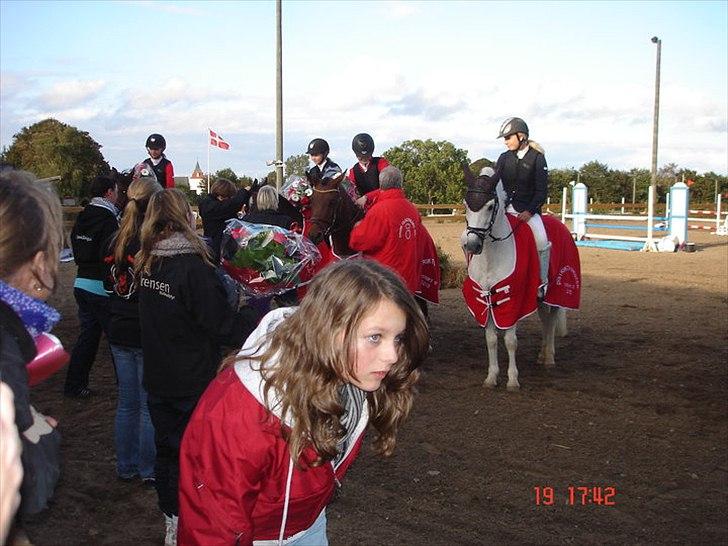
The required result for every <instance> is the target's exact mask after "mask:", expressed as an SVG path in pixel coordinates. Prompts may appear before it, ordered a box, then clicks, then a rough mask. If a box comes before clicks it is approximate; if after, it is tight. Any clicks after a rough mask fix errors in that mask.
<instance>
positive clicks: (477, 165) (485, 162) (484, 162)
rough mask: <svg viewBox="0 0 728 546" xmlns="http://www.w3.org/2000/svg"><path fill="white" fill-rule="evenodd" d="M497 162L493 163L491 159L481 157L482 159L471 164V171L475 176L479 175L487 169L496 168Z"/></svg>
mask: <svg viewBox="0 0 728 546" xmlns="http://www.w3.org/2000/svg"><path fill="white" fill-rule="evenodd" d="M494 166H495V161H491V160H490V159H486V158H484V157H481V158H480V159H476V160H475V161H473V162H472V163H471V164H470V170H471V171H472V172H473V174H475V175H479V174H480V171H481V170H483V168H485V167H494Z"/></svg>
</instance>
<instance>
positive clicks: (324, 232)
mask: <svg viewBox="0 0 728 546" xmlns="http://www.w3.org/2000/svg"><path fill="white" fill-rule="evenodd" d="M313 191H314V192H315V193H331V192H336V193H338V194H339V195H338V196H337V199H336V202H335V203H334V214H333V216H332V217H331V220H330V221H329V222H328V225H327V223H326V221H324V220H321V219H319V218H313V217H311V220H310V222H311V223H312V224H313V225H315V226H318V227H319V229H320V230H321V236H322V237H323V238H324V239H327V238H328V237H329V235H331V233H332V231H333V227H334V224H336V218H337V216H338V214H339V208H340V205H341V193H340V192H339V187H338V186H337V187H335V188H331V189H329V190H320V189H318V188H316V187H315V186H314V188H313Z"/></svg>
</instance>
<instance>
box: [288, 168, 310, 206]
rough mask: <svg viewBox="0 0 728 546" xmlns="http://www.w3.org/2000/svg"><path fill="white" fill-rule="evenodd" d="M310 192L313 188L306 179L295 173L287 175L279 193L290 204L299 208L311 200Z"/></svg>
mask: <svg viewBox="0 0 728 546" xmlns="http://www.w3.org/2000/svg"><path fill="white" fill-rule="evenodd" d="M312 193H313V188H312V187H311V184H310V183H309V182H308V180H306V179H305V178H304V177H302V176H298V175H295V174H294V175H291V176H289V177H288V179H287V180H286V181H285V182H284V183H283V187H281V195H282V196H283V197H285V198H286V199H288V202H289V203H291V205H294V206H296V207H299V208H301V207H305V206H306V205H308V204H309V203H310V202H311V194H312Z"/></svg>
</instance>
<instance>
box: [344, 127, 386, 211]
mask: <svg viewBox="0 0 728 546" xmlns="http://www.w3.org/2000/svg"><path fill="white" fill-rule="evenodd" d="M351 149H352V151H353V152H354V155H356V159H357V162H356V164H355V165H354V166H353V167H352V168H351V169H349V170H348V171H347V172H346V178H347V179H348V180H349V182H351V183H352V184H353V186H354V187H355V188H356V194H357V196H360V197H358V198H355V199H354V201H356V204H357V205H359V206H360V207H362V208H368V207H369V206H371V205H372V202H373V199H371V197H372V196H373V195H374V194H373V193H372V192H374V191H375V190H377V189H379V173H380V172H382V170H383V169H384V168H385V167H387V166H389V161H387V160H386V159H384V158H383V157H373V156H372V154H373V153H374V139H373V138H372V137H371V135H368V134H367V133H359V134H358V135H356V136H355V137H354V139H353V140H352V141H351ZM370 193H371V194H372V195H368V194H370Z"/></svg>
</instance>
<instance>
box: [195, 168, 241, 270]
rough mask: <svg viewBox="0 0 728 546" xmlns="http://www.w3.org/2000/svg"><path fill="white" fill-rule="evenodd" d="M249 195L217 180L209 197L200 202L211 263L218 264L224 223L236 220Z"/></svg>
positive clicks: (225, 181) (233, 185)
mask: <svg viewBox="0 0 728 546" xmlns="http://www.w3.org/2000/svg"><path fill="white" fill-rule="evenodd" d="M249 196H250V194H249V192H248V190H246V189H245V188H242V189H238V188H237V186H235V184H233V183H232V182H231V181H230V180H227V179H226V178H220V179H218V180H217V181H216V182H215V183H214V184H213V185H212V188H211V189H210V195H208V196H207V197H205V198H203V199H202V201H200V217H201V218H202V230H203V234H204V236H205V237H206V238H207V239H208V241H209V245H210V249H211V250H212V263H213V264H214V265H218V264H219V263H220V242H221V240H222V231H223V230H224V229H225V222H226V221H228V220H230V219H231V218H236V217H237V214H238V212H239V211H240V209H242V208H243V205H245V204H247V202H248V198H249Z"/></svg>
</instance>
